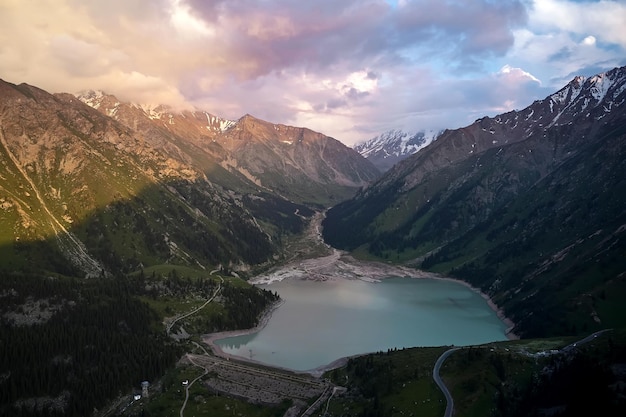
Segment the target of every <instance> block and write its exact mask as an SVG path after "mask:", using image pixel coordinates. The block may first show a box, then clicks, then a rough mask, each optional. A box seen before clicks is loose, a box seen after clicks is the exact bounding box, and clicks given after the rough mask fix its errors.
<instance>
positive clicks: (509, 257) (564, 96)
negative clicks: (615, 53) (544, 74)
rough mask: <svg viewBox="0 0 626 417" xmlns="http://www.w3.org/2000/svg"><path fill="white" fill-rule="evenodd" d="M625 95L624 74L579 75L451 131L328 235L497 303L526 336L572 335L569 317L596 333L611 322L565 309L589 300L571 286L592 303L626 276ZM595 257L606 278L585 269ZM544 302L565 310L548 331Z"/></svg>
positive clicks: (337, 213) (335, 211) (370, 191)
mask: <svg viewBox="0 0 626 417" xmlns="http://www.w3.org/2000/svg"><path fill="white" fill-rule="evenodd" d="M625 91H626V67H624V68H616V69H613V70H611V71H607V72H606V73H603V74H598V75H596V76H594V77H588V78H584V77H576V78H574V79H573V80H572V81H571V82H570V83H568V84H567V85H566V86H564V87H563V88H562V89H560V90H559V91H557V92H556V93H554V94H551V95H549V96H548V97H546V98H545V99H543V100H537V101H535V102H533V103H532V104H531V105H529V106H528V107H526V108H525V109H522V110H519V111H511V112H507V113H504V114H501V115H498V116H495V117H484V118H481V119H478V120H476V121H475V122H474V123H473V124H471V125H469V126H466V127H463V128H460V129H455V130H446V131H444V132H443V133H442V135H441V136H439V138H438V139H437V140H436V141H434V142H432V143H431V144H430V145H428V146H427V147H425V148H423V149H421V150H420V151H419V152H417V153H416V154H415V155H413V156H411V157H409V158H407V159H405V160H403V161H401V162H399V163H398V164H396V165H395V166H394V167H393V168H391V169H390V170H389V171H387V172H386V173H385V174H384V175H383V176H382V177H381V178H380V179H379V180H377V181H376V182H374V183H372V185H370V186H369V187H367V188H365V189H363V190H361V191H360V192H359V193H357V195H356V196H355V197H354V198H353V199H351V200H348V201H347V202H344V203H341V204H339V205H337V206H335V207H333V208H332V209H331V210H329V212H328V216H327V218H326V220H325V222H324V237H325V238H326V239H327V241H328V242H329V243H331V244H332V245H334V246H336V247H338V248H341V249H347V250H352V251H356V252H357V253H359V254H361V255H363V256H366V255H367V256H372V255H373V256H376V257H378V258H381V259H389V260H392V259H394V260H396V261H404V262H411V263H413V264H415V265H418V266H419V265H421V266H422V267H424V268H427V269H430V270H432V271H435V272H440V273H443V274H446V275H452V276H456V277H458V278H461V279H463V280H465V281H468V282H470V283H471V284H472V285H474V286H476V287H479V288H480V289H481V290H482V291H483V292H485V293H487V294H488V295H490V296H491V297H492V298H493V299H494V300H495V301H496V303H498V304H499V305H501V306H502V307H504V308H505V310H506V313H507V316H509V317H511V318H512V319H513V321H514V322H516V323H517V324H518V326H517V328H516V332H519V333H521V334H522V335H524V336H541V335H545V334H568V333H576V331H574V330H573V329H572V328H571V327H568V326H571V325H572V324H573V323H576V322H578V323H579V324H578V331H580V326H581V325H584V326H587V327H588V328H597V326H598V324H599V323H598V322H597V321H596V319H595V318H594V317H598V320H600V321H602V320H604V321H608V322H613V323H614V324H615V325H618V324H619V320H618V319H616V318H615V316H613V315H611V314H608V313H604V314H603V315H600V316H597V314H595V313H593V311H592V310H591V309H585V310H584V311H586V314H583V317H577V316H576V314H574V313H573V312H571V311H569V310H568V309H570V308H572V307H571V306H572V305H575V304H576V303H583V304H584V305H586V304H587V302H586V301H585V297H584V296H583V295H582V294H578V293H577V292H575V291H574V290H573V288H577V287H576V286H578V287H580V288H585V289H586V291H587V293H589V294H592V296H593V297H594V300H596V299H597V297H598V296H599V294H600V293H602V291H603V289H604V291H605V293H606V291H607V290H606V288H605V287H604V285H605V284H603V283H602V279H608V280H610V282H613V284H611V286H613V285H617V286H618V287H619V285H620V284H617V283H618V282H621V280H623V277H622V278H619V277H620V276H619V274H617V275H613V274H615V273H616V271H618V270H619V268H621V267H626V266H624V265H622V262H620V261H619V260H618V259H617V258H615V254H616V252H615V251H617V250H618V248H620V247H624V246H623V245H624V242H623V240H624V236H623V235H622V234H621V233H620V232H619V231H620V230H622V229H621V228H620V225H621V224H622V223H621V222H623V223H626V213H625V212H624V210H623V207H626V202H624V201H623V197H622V195H623V194H621V191H620V190H623V189H624V181H625V179H624V178H623V175H621V174H620V172H621V173H623V172H625V171H624V170H623V162H622V159H620V158H623V155H624V147H623V145H622V143H623V141H624V135H625V134H626V132H625V130H626V129H625V128H624V126H626V114H625V113H626V111H624V108H625V107H624V105H623V103H624V101H625V99H626V93H625ZM602 159H604V163H603V165H599V164H602V162H599V161H601V160H602ZM601 167H602V169H600V168H601ZM585 184H593V185H594V188H592V189H591V190H586V188H585ZM624 192H626V190H624ZM599 202H602V203H599ZM567 213H569V214H567ZM582 218H586V219H588V221H587V222H585V221H581V219H582ZM561 224H563V226H562V225H561ZM565 225H567V226H565ZM347 230H351V231H352V232H351V233H349V234H347V233H346V231H347ZM589 236H593V238H589ZM577 242H579V243H577ZM602 242H604V243H602ZM605 245H606V246H605ZM535 248H536V249H535ZM568 248H570V249H568ZM573 248H575V249H576V250H574V249H573ZM574 253H576V254H577V255H574ZM599 259H603V261H602V262H603V263H606V264H607V268H606V271H605V272H604V273H602V272H599V271H595V270H593V268H592V269H589V268H591V266H590V265H593V264H594V263H595V262H598V260H599ZM583 260H586V261H587V262H590V263H588V264H587V263H584V262H583ZM620 265H622V266H620ZM576 270H579V271H583V270H589V271H590V272H589V274H590V275H591V276H593V277H594V278H593V279H591V278H590V279H588V280H585V279H584V274H575V273H573V271H576ZM592 270H593V273H592V272H591V271H592ZM566 277H569V278H566ZM556 282H559V284H558V285H561V286H562V287H563V288H565V289H567V291H565V292H561V293H560V296H561V297H563V299H558V297H552V298H550V296H549V291H548V290H547V288H548V287H550V286H554V285H557V284H556ZM570 288H571V289H570ZM620 293H621V292H620V291H618V290H616V291H615V294H620ZM564 294H570V295H569V296H566V295H564ZM524 297H526V298H524ZM568 297H569V298H568ZM598 303H600V302H598ZM541 305H543V306H544V308H547V307H548V306H549V308H550V309H553V311H560V312H561V313H562V316H561V320H559V321H558V322H557V321H555V320H552V321H551V323H552V324H550V326H552V331H551V333H550V330H549V329H548V326H546V325H545V323H541V320H540V319H539V317H540V314H539V311H541V308H540V307H538V306H541ZM537 308H539V310H537ZM536 310H537V311H536ZM581 314H582V310H581ZM542 317H543V318H544V319H545V320H549V319H548V318H547V317H545V316H542ZM581 323H582V324H581ZM603 323H604V322H603ZM542 325H543V326H544V327H543V328H542V327H541V326H542Z"/></svg>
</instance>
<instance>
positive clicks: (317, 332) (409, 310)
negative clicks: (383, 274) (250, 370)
mask: <svg viewBox="0 0 626 417" xmlns="http://www.w3.org/2000/svg"><path fill="white" fill-rule="evenodd" d="M263 288H266V289H268V290H271V291H276V292H278V293H279V294H280V296H281V298H282V299H283V300H284V304H283V305H282V306H280V308H278V309H277V310H276V311H274V314H273V315H272V318H271V319H270V321H269V322H268V324H267V326H265V327H264V328H263V329H262V330H260V331H259V332H258V333H254V334H250V335H243V336H236V337H230V338H226V339H221V340H218V341H217V342H216V343H217V344H218V345H220V347H221V348H222V349H223V350H224V352H226V353H230V354H233V355H238V356H243V357H245V358H251V359H254V360H256V361H259V362H263V363H266V364H269V365H274V366H279V367H283V368H288V369H293V370H300V371H304V370H310V369H314V368H317V367H319V366H322V365H326V364H328V363H330V362H332V361H334V360H336V359H339V358H341V357H344V356H351V355H355V354H359V353H369V352H377V351H380V350H383V351H387V349H393V348H403V347H413V346H441V345H452V344H454V345H473V344H480V343H486V342H492V341H498V340H506V336H505V333H504V332H505V330H506V326H505V325H504V323H502V321H500V319H498V317H497V316H496V314H495V312H494V311H493V310H491V309H490V308H489V306H488V305H487V302H486V301H485V300H484V299H483V298H482V297H481V296H480V295H479V294H476V293H475V292H473V291H472V290H471V289H469V288H467V287H465V286H463V285H461V284H458V283H455V282H450V281H442V280H433V279H412V278H390V279H386V280H384V281H382V282H379V283H370V282H364V281H359V280H343V279H339V280H336V281H326V282H316V281H306V280H285V281H281V282H276V283H273V284H269V285H264V286H263Z"/></svg>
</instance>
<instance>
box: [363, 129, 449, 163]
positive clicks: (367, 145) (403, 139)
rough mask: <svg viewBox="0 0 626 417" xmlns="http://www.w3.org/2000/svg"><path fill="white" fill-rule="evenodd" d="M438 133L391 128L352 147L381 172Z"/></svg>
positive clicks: (434, 137)
mask: <svg viewBox="0 0 626 417" xmlns="http://www.w3.org/2000/svg"><path fill="white" fill-rule="evenodd" d="M440 134H441V132H435V131H432V130H430V131H419V132H417V133H407V132H405V131H403V130H400V129H392V130H388V131H386V132H383V133H381V134H380V135H378V136H375V137H373V138H372V139H369V140H366V141H363V142H359V143H357V144H355V145H354V146H353V148H354V150H356V151H357V152H358V153H360V154H361V155H363V156H364V157H365V158H366V159H367V160H369V161H371V162H372V163H373V164H374V165H375V166H376V167H377V168H378V169H379V170H380V171H381V172H385V171H387V170H389V169H390V168H391V167H392V166H394V165H395V164H397V163H398V162H400V161H401V160H403V159H405V158H408V157H409V156H411V155H413V154H414V153H416V152H417V151H419V150H420V149H422V148H423V147H425V146H426V145H428V144H429V143H430V142H432V141H433V140H435V139H436V138H437V136H439V135H440Z"/></svg>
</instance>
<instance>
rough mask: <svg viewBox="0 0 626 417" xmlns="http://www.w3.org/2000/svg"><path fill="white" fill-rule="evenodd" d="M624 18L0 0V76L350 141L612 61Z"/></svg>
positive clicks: (321, 0) (555, 0)
mask: <svg viewBox="0 0 626 417" xmlns="http://www.w3.org/2000/svg"><path fill="white" fill-rule="evenodd" d="M528 1H530V0H528ZM529 4H532V7H531V8H529V9H528V10H526V9H525V7H526V6H527V5H529ZM624 10H626V4H624V3H623V2H618V1H606V0H603V1H588V2H574V1H565V0H537V1H536V2H534V3H529V2H527V1H522V0H506V1H499V2H493V1H491V0H473V1H465V2H458V1H456V2H442V1H438V0H411V1H408V0H400V1H391V0H344V1H342V2H337V1H336V0H316V1H315V2H302V1H296V0H266V1H263V2H259V1H257V0H211V1H205V0H136V1H132V2H129V1H126V0H107V1H106V2H101V1H87V2H86V1H83V0H0V77H2V78H3V79H5V80H7V81H11V82H16V83H21V82H27V83H30V84H34V85H37V86H39V87H42V88H44V89H46V90H48V91H51V92H60V91H66V92H76V91H79V90H83V89H102V90H105V91H107V92H109V93H112V94H115V95H117V96H118V97H119V98H120V99H124V100H130V101H136V102H146V103H157V102H163V103H164V104H170V105H174V106H177V107H180V106H184V105H185V104H186V103H191V104H194V105H197V106H199V107H201V108H203V109H205V110H207V111H210V112H212V113H215V114H218V115H220V116H223V117H228V118H231V119H232V118H238V117H240V116H241V115H243V114H245V113H250V114H253V115H255V116H257V117H261V118H263V119H266V120H269V121H272V122H277V123H286V124H293V125H301V126H306V127H310V128H312V129H315V130H319V131H322V132H323V133H325V134H328V135H330V136H333V137H336V138H337V139H340V140H342V141H344V142H346V143H354V142H355V141H357V140H362V139H368V138H369V137H372V136H374V135H376V134H378V133H380V132H381V130H386V129H391V128H403V127H404V128H407V129H408V128H410V129H419V128H427V129H430V128H444V127H450V128H453V127H460V126H462V125H464V124H467V123H469V122H471V121H473V120H474V119H475V118H477V117H480V116H482V115H485V114H488V115H493V114H495V112H498V111H505V110H509V109H511V108H513V107H522V106H525V105H528V104H530V103H531V102H532V100H534V99H537V98H543V97H544V96H545V95H547V94H548V93H549V92H551V91H549V89H554V88H560V87H561V86H562V85H563V83H565V82H567V81H569V79H567V77H571V76H572V75H571V74H574V73H578V72H579V71H581V70H589V69H590V68H594V69H595V68H600V69H608V68H609V67H611V66H617V65H624V64H626V61H625V59H624V57H625V56H626V53H625V48H626V47H625V45H626V31H625V30H624V29H623V26H624V25H623V23H624V21H626V17H625V14H624ZM425 11H428V13H425ZM527 12H528V13H527ZM585 75H591V74H585ZM539 81H540V83H541V84H540V83H539Z"/></svg>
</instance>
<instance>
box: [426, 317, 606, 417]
mask: <svg viewBox="0 0 626 417" xmlns="http://www.w3.org/2000/svg"><path fill="white" fill-rule="evenodd" d="M611 330H613V329H604V330H600V331H597V332H595V333H592V334H590V335H589V336H587V337H585V338H582V339H580V340H578V341H577V342H574V343H571V344H569V345H567V346H565V347H562V348H561V349H559V351H558V353H567V352H571V351H572V350H574V349H576V348H577V347H578V346H580V345H582V344H585V343H588V342H591V341H592V340H594V339H596V338H597V337H598V336H600V335H601V334H603V333H605V332H608V331H611ZM461 349H463V348H452V349H448V350H446V351H445V352H443V354H442V355H441V356H440V357H439V358H438V359H437V362H435V367H434V368H433V379H434V380H435V383H436V384H437V386H438V387H439V389H440V390H441V392H443V395H444V396H445V397H446V411H445V413H444V417H452V413H453V411H454V399H453V398H452V395H451V394H450V391H449V390H448V387H446V384H444V383H443V380H442V379H441V376H440V375H439V371H440V370H441V366H442V365H443V363H444V361H445V360H446V359H447V358H448V356H450V355H451V354H452V353H454V352H456V351H457V350H461Z"/></svg>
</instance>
